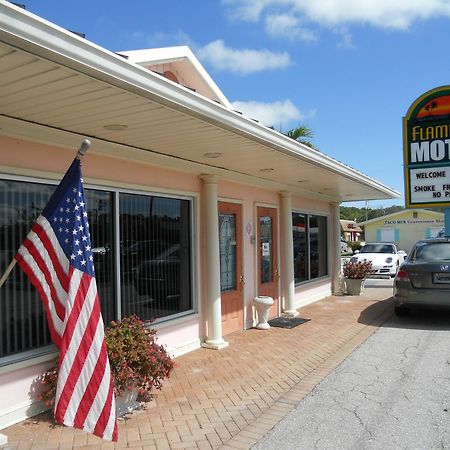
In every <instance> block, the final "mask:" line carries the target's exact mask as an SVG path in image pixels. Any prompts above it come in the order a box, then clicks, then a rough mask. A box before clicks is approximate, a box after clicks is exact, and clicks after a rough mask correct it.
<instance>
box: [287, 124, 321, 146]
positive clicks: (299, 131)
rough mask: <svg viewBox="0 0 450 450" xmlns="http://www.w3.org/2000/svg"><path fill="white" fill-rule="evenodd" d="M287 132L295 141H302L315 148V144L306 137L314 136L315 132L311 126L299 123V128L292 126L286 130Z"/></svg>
mask: <svg viewBox="0 0 450 450" xmlns="http://www.w3.org/2000/svg"><path fill="white" fill-rule="evenodd" d="M283 134H285V135H286V136H287V137H290V138H291V139H294V141H297V142H300V143H301V144H303V145H307V146H308V147H311V148H314V149H315V146H314V144H313V143H312V142H311V141H309V140H308V139H305V138H313V137H314V133H313V132H312V130H311V128H309V127H307V126H306V125H299V126H298V127H297V128H292V129H291V130H289V131H286V132H285V133H283Z"/></svg>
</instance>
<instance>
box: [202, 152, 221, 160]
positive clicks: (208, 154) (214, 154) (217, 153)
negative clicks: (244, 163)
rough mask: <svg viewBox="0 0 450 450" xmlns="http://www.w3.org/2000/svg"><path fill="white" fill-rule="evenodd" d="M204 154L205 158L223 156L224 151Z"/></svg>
mask: <svg viewBox="0 0 450 450" xmlns="http://www.w3.org/2000/svg"><path fill="white" fill-rule="evenodd" d="M203 156H204V157H205V158H212V159H214V158H220V157H221V156H222V153H219V152H211V153H203Z"/></svg>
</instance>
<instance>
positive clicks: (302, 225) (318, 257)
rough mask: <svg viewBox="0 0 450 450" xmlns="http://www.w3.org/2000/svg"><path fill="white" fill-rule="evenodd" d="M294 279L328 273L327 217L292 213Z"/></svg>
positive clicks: (300, 280) (302, 279)
mask: <svg viewBox="0 0 450 450" xmlns="http://www.w3.org/2000/svg"><path fill="white" fill-rule="evenodd" d="M292 233H293V241H294V279H295V282H296V283H301V282H302V281H307V280H312V279H315V278H319V277H323V276H325V275H327V274H328V256H327V245H328V244H327V242H328V237H327V218H326V217H325V216H316V215H308V214H302V213H292Z"/></svg>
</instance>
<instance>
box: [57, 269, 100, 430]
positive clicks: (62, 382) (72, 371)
mask: <svg viewBox="0 0 450 450" xmlns="http://www.w3.org/2000/svg"><path fill="white" fill-rule="evenodd" d="M90 281H91V277H90V276H89V275H87V274H83V273H82V272H80V271H79V270H74V271H73V273H72V280H71V283H70V291H76V292H77V294H75V295H78V293H79V300H78V301H77V302H75V304H74V305H73V307H72V310H71V311H68V317H67V322H66V327H65V328H66V329H65V336H64V337H65V339H66V342H67V346H66V347H65V348H64V349H62V350H61V353H60V363H61V366H60V375H59V377H61V379H58V387H59V388H60V389H58V390H57V394H56V395H57V397H56V398H57V403H55V417H56V418H57V420H63V418H65V419H64V420H67V422H71V421H72V420H73V417H74V414H73V415H70V414H69V415H66V412H67V408H69V405H70V403H71V402H73V398H72V395H73V392H74V389H75V385H76V383H77V380H78V377H79V376H80V374H81V370H82V368H83V365H84V363H85V360H86V354H87V352H86V351H85V344H84V343H83V338H84V334H85V330H86V327H87V321H88V318H89V317H90V315H91V312H92V306H93V299H95V295H93V294H92V293H91V294H90V295H88V294H89V285H90ZM82 311H84V314H82ZM90 341H91V340H90ZM89 345H90V342H89ZM70 417H72V419H70ZM64 423H65V422H64Z"/></svg>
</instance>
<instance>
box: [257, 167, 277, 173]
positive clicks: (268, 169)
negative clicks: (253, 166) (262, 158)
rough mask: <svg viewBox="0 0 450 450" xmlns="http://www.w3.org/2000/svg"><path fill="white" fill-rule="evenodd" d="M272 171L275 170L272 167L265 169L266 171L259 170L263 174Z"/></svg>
mask: <svg viewBox="0 0 450 450" xmlns="http://www.w3.org/2000/svg"><path fill="white" fill-rule="evenodd" d="M274 170H275V169H273V168H272V167H267V169H259V171H260V172H264V173H267V172H273V171H274Z"/></svg>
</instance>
